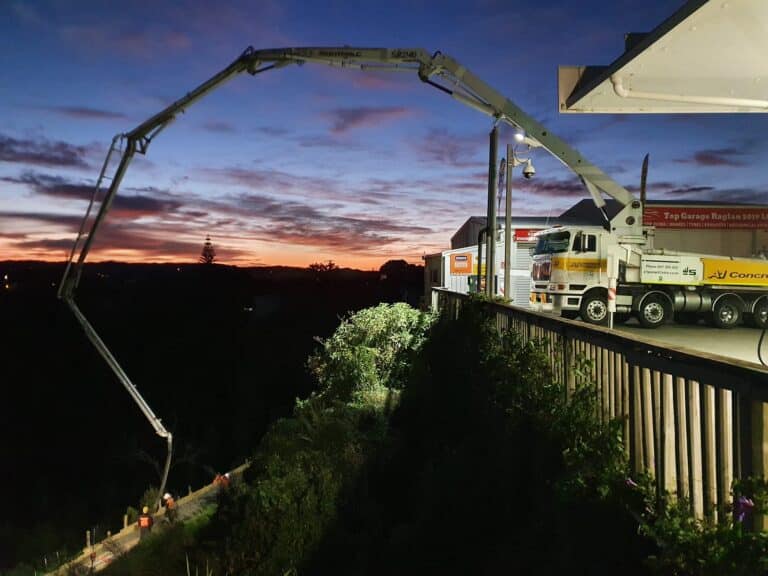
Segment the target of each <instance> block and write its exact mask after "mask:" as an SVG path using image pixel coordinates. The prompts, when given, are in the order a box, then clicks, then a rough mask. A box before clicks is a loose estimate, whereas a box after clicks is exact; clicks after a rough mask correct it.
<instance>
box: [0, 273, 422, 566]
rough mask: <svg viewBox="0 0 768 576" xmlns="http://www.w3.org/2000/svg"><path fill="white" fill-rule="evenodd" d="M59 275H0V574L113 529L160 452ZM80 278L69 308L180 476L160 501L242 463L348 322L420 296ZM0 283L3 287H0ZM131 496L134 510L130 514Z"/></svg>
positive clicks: (187, 278) (363, 287)
mask: <svg viewBox="0 0 768 576" xmlns="http://www.w3.org/2000/svg"><path fill="white" fill-rule="evenodd" d="M62 272H63V266H62V265H57V264H44V263H20V262H16V263H0V273H8V274H9V278H10V281H11V284H12V286H13V290H6V291H4V292H3V293H0V321H1V322H2V324H1V325H0V350H2V363H0V382H2V386H3V391H4V400H3V402H0V431H1V432H2V437H3V438H4V441H3V442H0V458H2V460H1V461H2V462H3V464H4V467H3V469H4V470H5V474H4V476H5V480H6V482H5V486H6V495H13V496H15V497H12V498H7V502H6V506H5V507H4V513H3V515H2V517H1V518H0V570H2V569H5V568H8V567H10V566H12V565H14V564H16V563H17V562H18V561H20V560H22V559H29V560H31V561H35V562H38V563H39V561H40V560H41V558H42V556H43V555H44V554H48V555H49V557H50V555H51V554H54V553H55V551H56V550H57V549H59V550H61V549H62V548H63V547H67V548H68V549H69V550H73V549H75V548H79V547H82V545H83V543H84V542H83V540H84V537H83V533H84V531H85V530H86V529H88V528H96V531H97V534H99V535H101V536H103V535H104V534H105V532H106V530H112V531H115V530H116V529H118V528H120V522H121V518H122V514H123V512H124V511H125V509H126V506H128V505H133V506H135V505H137V503H138V499H139V497H140V496H141V494H142V493H143V492H144V490H145V489H146V488H147V486H148V485H149V484H150V483H153V482H155V483H156V479H155V475H156V474H155V470H154V467H153V465H152V460H153V459H156V460H162V458H163V457H164V443H163V442H162V440H161V439H160V438H159V437H157V436H155V435H154V433H153V430H152V429H151V427H150V426H149V424H148V423H147V421H146V420H145V419H144V417H143V416H142V414H141V413H140V412H139V410H138V408H137V407H136V406H135V404H134V403H133V401H132V400H131V399H130V397H129V396H128V394H127V392H126V391H125V390H124V389H123V387H122V386H121V385H120V383H119V382H118V381H117V380H116V378H115V377H114V376H113V374H112V373H111V372H110V371H109V370H108V368H107V367H106V365H105V363H104V361H103V360H102V359H101V357H100V356H99V355H98V354H97V353H96V352H95V351H94V349H93V348H92V347H91V345H90V343H89V342H88V341H87V339H86V337H85V335H84V334H83V332H82V330H81V328H80V326H79V325H78V324H77V322H76V320H75V319H74V317H73V315H72V314H71V312H69V310H68V309H67V308H66V306H65V305H64V304H63V303H62V302H60V301H58V300H57V299H56V296H55V294H56V289H57V286H58V282H59V280H60V277H61V274H62ZM315 272H316V271H313V270H308V269H298V268H286V267H263V268H250V269H246V268H234V267H228V266H222V265H219V264H206V265H184V264H182V265H125V264H119V263H105V264H89V265H87V266H86V269H85V273H84V276H83V280H82V282H81V284H80V288H79V290H78V293H77V301H78V303H79V305H80V307H81V309H82V310H83V312H84V313H85V314H86V316H88V318H89V319H90V321H91V322H92V324H93V325H94V327H95V328H96V330H97V331H99V333H100V335H101V337H102V338H103V339H104V341H105V342H106V343H107V345H108V346H109V347H110V349H111V350H112V352H113V353H114V354H115V356H116V357H117V359H118V361H119V362H120V363H121V364H122V366H123V368H124V369H125V370H126V372H127V373H128V375H129V376H130V377H131V379H132V381H133V382H134V384H135V385H136V386H137V387H138V389H139V390H140V392H141V393H142V394H143V395H144V397H145V398H146V399H147V401H148V403H149V404H150V406H151V407H152V409H153V410H154V411H155V413H156V414H157V415H158V416H159V417H161V418H162V419H163V422H164V424H165V425H166V426H167V427H168V428H169V429H171V431H172V432H173V434H174V440H175V444H176V448H177V455H179V458H180V460H182V461H181V462H179V464H178V465H177V466H176V467H175V468H174V469H173V470H172V472H171V476H170V478H169V487H170V489H171V490H172V491H175V492H177V493H186V489H187V486H188V485H191V486H193V487H199V486H200V485H202V484H204V483H208V482H210V480H211V479H212V473H213V471H216V470H224V469H228V468H229V467H231V466H233V465H236V464H239V463H241V462H242V461H243V460H244V459H245V457H246V456H247V455H248V454H249V453H250V452H251V451H252V448H253V446H254V445H255V444H256V443H257V442H258V439H259V438H260V437H261V436H262V435H263V433H264V431H265V430H266V429H267V428H268V426H269V425H270V424H271V423H272V422H274V421H275V420H276V419H277V418H279V417H282V416H286V415H288V414H290V412H291V410H292V408H293V404H294V401H295V398H296V397H305V396H307V395H308V394H309V393H310V392H311V390H312V389H313V387H314V383H313V381H312V379H311V376H310V375H309V373H308V372H307V369H306V366H305V363H306V359H307V358H308V356H309V355H310V354H311V353H312V352H313V351H314V350H315V348H316V347H317V346H318V344H317V342H316V340H315V337H318V336H319V337H326V336H328V335H330V334H331V333H332V332H333V330H334V329H335V328H336V326H337V325H338V319H339V317H341V316H343V315H344V314H345V313H347V312H348V311H352V310H358V309H361V308H365V307H368V306H372V305H374V304H376V303H378V302H382V301H395V300H397V299H398V297H399V295H401V294H403V293H405V292H407V295H408V298H409V300H410V302H411V303H412V304H414V305H415V304H418V299H419V297H420V296H421V292H420V288H419V287H418V286H416V282H417V277H418V281H420V280H421V276H420V275H417V274H415V273H414V274H413V275H412V276H411V277H408V279H406V280H404V281H406V282H412V283H413V284H409V287H408V289H407V290H406V291H402V290H401V289H400V288H399V287H397V286H396V285H394V284H389V283H385V282H383V281H382V280H381V279H380V274H379V273H378V272H361V271H357V270H349V269H340V268H337V267H336V268H334V269H333V270H331V271H327V272H329V274H330V275H324V276H323V278H321V279H320V281H318V278H317V276H316V273H315ZM0 275H2V274H0ZM131 498H133V500H131Z"/></svg>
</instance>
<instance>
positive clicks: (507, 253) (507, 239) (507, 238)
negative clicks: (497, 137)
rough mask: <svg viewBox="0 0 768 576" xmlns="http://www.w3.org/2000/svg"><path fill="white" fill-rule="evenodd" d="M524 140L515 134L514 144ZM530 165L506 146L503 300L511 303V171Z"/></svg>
mask: <svg viewBox="0 0 768 576" xmlns="http://www.w3.org/2000/svg"><path fill="white" fill-rule="evenodd" d="M524 140H525V134H523V133H522V132H516V133H515V141H516V142H523V141H524ZM530 163H531V160H530V158H518V157H517V155H516V154H515V148H514V147H513V146H510V145H509V144H507V166H506V168H507V174H506V177H507V189H506V191H505V193H506V198H505V199H504V298H506V299H507V300H509V301H510V302H511V301H512V298H511V296H510V294H511V292H510V290H511V283H512V282H511V278H510V274H509V267H510V259H511V258H512V170H513V169H514V167H515V166H520V165H521V164H529V165H531V164H530ZM528 177H529V176H528Z"/></svg>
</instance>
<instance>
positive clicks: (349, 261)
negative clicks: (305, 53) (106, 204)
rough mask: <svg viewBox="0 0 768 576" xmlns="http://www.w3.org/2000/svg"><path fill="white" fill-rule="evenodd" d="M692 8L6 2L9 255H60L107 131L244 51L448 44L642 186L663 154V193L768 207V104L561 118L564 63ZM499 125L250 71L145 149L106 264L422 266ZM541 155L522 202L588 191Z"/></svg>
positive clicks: (124, 196)
mask: <svg viewBox="0 0 768 576" xmlns="http://www.w3.org/2000/svg"><path fill="white" fill-rule="evenodd" d="M682 4H683V2H681V1H680V0H644V1H643V2H638V1H637V0H556V1H546V0H537V1H528V0H525V1H517V2H510V1H508V0H499V1H495V0H463V1H445V2H425V1H421V0H410V1H408V2H343V1H329V2H322V1H317V2H314V1H313V2H308V1H305V2H300V1H292V0H280V1H277V0H274V1H272V0H270V1H259V0H253V1H241V2H228V1H223V0H222V1H220V2H211V1H205V0H151V1H150V0H133V1H131V2H115V1H112V0H78V1H76V2H75V1H71V0H29V1H24V0H18V1H14V0H0V55H2V57H0V63H1V64H2V65H0V260H1V259H47V260H63V259H64V258H65V256H66V255H67V254H68V251H69V249H70V248H71V245H72V241H73V239H74V236H75V233H76V231H77V229H78V227H79V225H80V221H81V218H82V215H83V214H84V212H85V209H86V206H87V200H88V198H90V195H91V191H92V188H93V184H94V182H95V179H96V177H97V176H98V171H99V169H100V167H101V163H102V161H103V158H104V155H105V154H106V151H107V149H108V147H109V143H110V141H111V139H112V137H113V136H114V135H115V134H117V133H120V132H126V131H128V130H130V129H132V128H134V127H135V126H136V125H138V124H140V123H141V122H143V121H144V120H146V119H147V118H149V117H150V116H152V115H153V114H155V113H156V112H158V111H160V110H161V109H162V108H163V107H165V106H166V105H168V104H169V103H171V102H172V101H173V100H176V99H177V98H179V97H181V96H183V95H184V94H185V93H186V92H188V91H189V90H191V89H192V88H194V87H195V86H197V85H198V84H199V83H201V82H203V81H204V80H206V79H208V78H209V77H211V76H212V75H214V74H215V73H216V72H218V71H219V70H221V69H222V68H224V67H225V66H227V65H228V64H229V63H230V62H231V61H232V60H234V59H235V58H236V57H237V56H238V55H239V54H240V53H241V52H242V51H243V50H244V49H245V48H246V47H247V46H249V45H250V46H253V47H254V48H257V49H259V48H275V47H283V46H312V45H333V46H338V45H350V46H381V47H392V48H396V47H422V48H425V49H426V50H427V51H428V52H433V51H435V50H441V51H442V52H444V53H446V54H449V55H450V56H452V57H454V58H456V59H457V60H459V61H460V62H461V63H462V64H464V65H465V66H467V67H468V68H469V69H470V70H472V71H473V72H474V73H475V74H477V75H479V76H480V77H481V78H483V79H484V80H486V81H487V82H489V83H490V84H491V85H493V86H494V87H495V88H496V89H498V90H499V91H500V92H502V93H503V94H505V95H506V96H508V97H509V98H511V99H512V100H513V101H514V102H516V103H517V104H518V105H520V106H521V107H522V108H524V109H525V110H526V111H527V112H528V113H529V114H531V115H532V116H534V117H536V118H537V119H538V120H540V121H541V122H543V123H544V124H545V125H546V126H547V127H548V128H549V129H551V130H552V131H553V132H555V133H556V134H558V135H559V136H560V137H562V138H563V139H565V140H566V141H568V142H569V143H571V144H572V145H574V146H575V147H576V148H578V149H579V151H581V152H582V153H583V154H584V155H585V156H586V157H587V158H588V159H590V160H591V161H592V162H594V163H595V164H597V165H598V166H600V167H601V168H603V170H604V171H606V172H607V173H608V174H610V175H611V176H613V177H614V178H615V179H616V180H618V181H619V182H621V183H622V184H624V185H626V186H631V187H636V186H637V184H638V181H639V175H640V165H641V162H642V158H643V156H644V155H645V154H646V153H650V155H651V163H650V172H649V198H652V199H673V200H674V199H684V200H722V201H735V202H750V203H752V202H754V203H765V201H766V190H767V189H768V170H766V169H765V165H766V162H765V159H766V152H768V144H767V142H768V139H766V136H765V134H766V128H768V118H766V116H764V115H754V114H743V115H726V114H723V115H707V116H683V115H676V116H645V115H637V116H611V115H603V116H600V115H595V116H588V115H573V116H567V117H565V116H560V115H558V113H557V109H556V104H557V66H558V64H608V63H610V61H612V60H613V59H614V58H616V57H618V56H619V55H620V54H621V52H622V51H623V41H624V40H623V33H624V32H639V31H649V30H651V29H653V28H654V27H655V26H656V25H658V24H659V23H660V22H661V21H663V20H664V19H665V18H666V17H668V16H669V15H671V14H672V13H673V12H674V11H675V10H676V9H678V8H679V7H680V6H681V5H682ZM640 7H642V8H640ZM490 128H491V120H490V119H489V118H487V117H485V116H483V115H481V114H480V113H478V112H476V111H474V110H472V109H470V108H467V107H465V106H462V105H461V104H460V103H458V102H456V101H454V100H452V99H451V98H449V97H448V96H447V95H445V94H443V93H441V92H439V91H437V90H435V89H434V88H432V87H430V86H428V85H425V84H423V83H422V82H420V81H419V80H418V78H417V76H416V74H413V73H398V74H395V73H371V72H360V71H354V70H336V69H331V68H327V67H323V66H321V65H306V66H303V67H297V66H292V67H287V68H284V69H281V70H276V71H271V72H267V73H265V74H262V75H259V76H256V77H251V76H249V75H247V74H246V75H242V76H240V77H237V78H235V79H234V80H232V81H231V82H230V83H228V84H226V85H225V86H223V87H222V88H220V89H219V90H218V91H215V92H213V93H212V94H211V95H210V96H208V97H207V98H206V99H204V100H203V101H201V102H199V103H198V104H196V105H195V106H193V107H191V108H190V109H189V110H188V111H187V112H186V113H185V114H184V115H182V116H180V117H179V118H178V119H177V121H176V122H175V123H173V124H172V125H171V126H170V127H169V128H168V129H167V130H166V131H164V132H163V133H162V134H161V135H160V136H158V137H157V139H156V140H155V141H154V142H153V144H152V145H151V147H150V149H149V152H148V154H147V155H146V156H141V155H137V156H136V159H135V160H134V163H133V164H132V166H131V168H130V170H129V172H128V175H127V177H126V179H125V180H124V182H123V185H122V188H121V191H120V194H119V196H118V197H117V199H116V201H115V203H114V205H113V208H112V210H111V212H110V214H109V217H108V220H107V224H106V225H105V226H104V227H103V228H102V230H101V231H100V232H99V235H98V237H97V241H96V244H95V247H94V250H93V252H92V254H91V257H90V258H89V260H90V261H96V260H103V259H115V260H124V261H157V262H162V261H174V262H177V261H181V262H185V261H187V262H188V261H195V260H196V259H197V258H198V256H199V254H200V250H201V248H202V245H203V242H204V241H205V237H206V235H210V236H211V238H212V241H213V243H214V245H215V247H216V250H217V253H218V261H220V262H221V263H225V264H238V265H261V264H286V265H299V266H306V265H307V264H309V263H312V262H317V261H326V260H333V261H335V262H336V263H337V264H339V265H341V266H350V267H356V268H362V269H371V268H378V267H379V266H380V265H381V264H382V263H384V262H385V261H387V260H389V259H393V258H404V259H406V260H408V261H410V262H414V263H418V262H419V261H420V259H421V256H422V255H423V254H425V253H432V252H436V251H439V250H441V249H445V248H447V247H448V245H449V240H450V237H451V235H452V234H453V233H454V232H455V230H456V229H457V228H458V227H459V226H460V225H461V224H462V223H463V222H464V221H465V220H466V219H467V218H468V217H469V216H471V215H482V214H484V212H485V198H486V186H487V184H486V181H487V172H488V167H487V158H488V144H487V134H488V131H489V130H490ZM508 140H509V132H505V133H504V134H503V138H502V149H503V146H504V144H505V143H506V142H507V141H508ZM534 161H535V164H536V170H537V174H536V178H535V179H533V180H531V181H523V179H522V178H521V177H519V174H517V175H516V176H517V177H516V178H515V180H514V187H515V190H514V195H513V204H514V210H515V213H516V214H518V215H531V216H532V215H547V214H552V215H557V214H559V213H560V212H562V211H563V210H564V209H566V208H567V207H569V206H570V205H572V204H573V203H575V202H576V201H577V200H578V199H580V198H583V197H586V196H588V195H587V193H586V192H585V191H584V190H583V188H582V187H581V185H580V184H579V182H578V181H577V180H576V178H575V177H574V176H572V175H571V174H570V172H569V171H568V170H567V169H565V168H564V167H563V166H562V165H560V164H559V163H557V162H556V161H553V160H552V159H550V158H548V157H547V156H546V152H544V151H537V152H536V153H535V155H534Z"/></svg>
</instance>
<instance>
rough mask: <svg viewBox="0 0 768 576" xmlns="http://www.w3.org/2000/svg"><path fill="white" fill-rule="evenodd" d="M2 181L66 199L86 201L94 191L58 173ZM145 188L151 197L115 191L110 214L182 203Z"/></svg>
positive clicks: (135, 214) (131, 215) (136, 213)
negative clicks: (116, 192) (149, 191)
mask: <svg viewBox="0 0 768 576" xmlns="http://www.w3.org/2000/svg"><path fill="white" fill-rule="evenodd" d="M3 180H4V181H6V182H13V183H15V184H25V185H27V186H29V187H30V188H31V189H32V190H34V191H35V192H36V193H37V194H42V195H44V196H49V197H52V198H63V199H67V200H90V199H91V196H93V191H94V186H93V185H91V184H76V183H73V182H69V181H67V180H65V179H64V178H61V177H59V176H48V175H46V174H36V173H31V172H29V173H26V174H24V175H22V176H21V177H20V178H3ZM146 190H151V191H152V193H153V194H154V195H155V196H150V195H147V194H134V195H131V196H128V195H126V194H122V195H121V194H118V195H117V196H116V197H115V199H114V201H113V202H112V207H111V211H110V214H111V215H114V216H115V217H116V218H127V219H135V218H140V217H142V216H149V215H152V214H165V213H170V212H173V211H175V210H177V209H178V208H180V207H181V206H182V203H181V202H180V201H178V200H175V199H173V198H169V197H167V193H166V192H161V191H159V190H157V189H154V188H150V189H146ZM157 196H166V197H165V198H163V197H157ZM102 197H103V192H102V194H100V196H99V198H98V199H97V200H99V201H100V200H101V199H102Z"/></svg>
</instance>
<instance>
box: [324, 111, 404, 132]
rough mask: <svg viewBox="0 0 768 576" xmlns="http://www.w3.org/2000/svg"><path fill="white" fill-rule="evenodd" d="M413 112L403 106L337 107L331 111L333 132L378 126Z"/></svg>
mask: <svg viewBox="0 0 768 576" xmlns="http://www.w3.org/2000/svg"><path fill="white" fill-rule="evenodd" d="M411 113H412V111H411V110H409V109H408V108H405V107H403V106H388V107H382V108H371V107H360V108H336V109H334V110H331V111H330V112H329V116H330V117H331V122H332V126H331V132H333V133H334V134H343V133H345V132H349V131H350V130H354V129H356V128H364V127H368V126H378V125H380V124H383V123H385V122H388V121H391V120H394V119H397V118H402V117H404V116H408V115H409V114H411Z"/></svg>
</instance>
